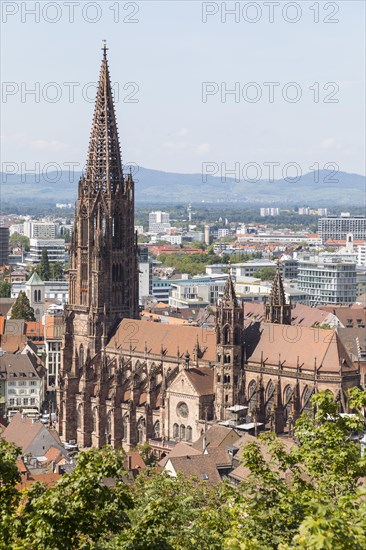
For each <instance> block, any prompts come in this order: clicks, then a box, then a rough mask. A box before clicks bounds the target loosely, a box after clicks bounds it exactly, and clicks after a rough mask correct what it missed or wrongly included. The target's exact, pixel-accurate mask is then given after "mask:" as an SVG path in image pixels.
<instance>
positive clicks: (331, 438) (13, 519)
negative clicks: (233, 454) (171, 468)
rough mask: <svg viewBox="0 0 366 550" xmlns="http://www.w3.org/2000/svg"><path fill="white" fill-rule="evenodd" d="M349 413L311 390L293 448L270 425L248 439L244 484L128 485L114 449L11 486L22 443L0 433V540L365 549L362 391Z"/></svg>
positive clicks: (247, 549)
mask: <svg viewBox="0 0 366 550" xmlns="http://www.w3.org/2000/svg"><path fill="white" fill-rule="evenodd" d="M350 397H351V405H352V407H353V409H354V410H355V411H356V412H355V414H354V415H352V416H348V417H347V416H346V417H345V416H341V415H340V414H339V413H338V409H337V403H336V402H335V401H334V398H333V394H332V393H331V392H328V391H325V392H319V393H318V394H316V395H315V396H313V398H312V404H313V413H312V414H309V413H305V414H303V415H302V416H301V417H300V419H299V420H298V421H297V423H296V425H295V439H296V441H297V444H294V445H292V446H291V447H290V446H289V445H288V444H286V442H285V441H284V440H283V439H281V438H278V437H276V436H275V435H274V434H273V433H268V432H266V433H264V434H263V435H262V436H260V437H259V438H258V439H253V442H250V443H247V444H246V445H245V446H244V449H243V454H242V463H243V466H244V467H245V468H246V469H247V471H248V476H247V478H246V480H245V481H244V482H242V483H241V484H239V485H238V486H236V487H234V486H232V485H230V484H229V483H228V482H227V481H224V482H223V483H221V484H220V485H218V486H210V485H207V484H206V483H205V482H203V481H198V480H197V479H196V480H194V479H187V478H186V477H184V476H182V475H178V477H177V478H173V477H170V476H169V475H167V474H165V473H161V472H160V471H156V470H155V469H154V468H149V469H147V470H146V471H145V472H143V473H140V474H139V476H138V477H137V479H136V480H135V482H134V483H133V484H131V483H129V479H128V476H127V473H126V472H125V471H124V467H123V465H124V458H125V457H124V453H123V451H122V450H121V449H118V450H113V449H111V448H104V449H101V450H97V449H91V450H88V451H83V452H81V453H80V454H79V455H78V458H77V463H76V467H75V469H74V470H73V471H72V472H71V473H70V474H69V475H64V476H63V477H62V479H61V480H60V481H59V482H58V483H57V484H56V485H55V486H54V487H52V488H49V489H47V488H46V487H44V486H42V485H40V484H34V485H32V486H31V488H30V489H27V490H25V491H17V490H16V488H15V485H16V483H17V481H18V479H19V478H18V474H17V471H16V468H15V466H14V461H15V458H16V456H17V454H18V453H19V450H17V449H14V448H13V447H12V446H11V445H9V444H7V443H5V442H1V440H0V478H1V480H2V481H1V483H0V499H1V506H0V548H1V549H5V548H6V549H7V550H8V549H10V550H19V549H31V550H33V549H37V550H38V549H39V550H46V549H47V550H56V549H59V548H65V549H70V550H71V549H74V548H83V549H101V550H114V549H122V550H135V549H136V550H150V549H153V550H175V549H176V550H190V549H192V548H199V549H203V550H221V549H223V550H270V549H276V550H277V549H278V550H290V549H298V550H300V549H309V550H310V549H312V550H323V549H324V550H326V549H331V550H363V549H364V548H365V547H366V488H365V485H362V484H361V479H362V478H364V477H365V475H366V460H365V458H364V457H362V456H361V452H360V444H359V443H358V441H357V438H355V435H357V434H359V433H360V431H361V430H364V428H365V417H364V412H365V406H366V392H364V391H362V390H357V389H356V390H352V391H351V392H350Z"/></svg>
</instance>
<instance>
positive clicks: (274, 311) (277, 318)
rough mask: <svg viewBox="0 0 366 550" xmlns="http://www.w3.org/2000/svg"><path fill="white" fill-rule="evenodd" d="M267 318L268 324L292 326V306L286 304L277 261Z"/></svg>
mask: <svg viewBox="0 0 366 550" xmlns="http://www.w3.org/2000/svg"><path fill="white" fill-rule="evenodd" d="M265 317H266V322H267V323H278V324H280V325H291V304H287V303H286V297H285V290H284V288H283V281H282V277H281V271H280V262H279V261H277V267H276V274H275V278H274V280H273V284H272V290H271V295H270V298H269V302H268V303H267V304H266V312H265Z"/></svg>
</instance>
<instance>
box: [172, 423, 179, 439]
mask: <svg viewBox="0 0 366 550" xmlns="http://www.w3.org/2000/svg"><path fill="white" fill-rule="evenodd" d="M173 437H174V439H177V438H178V437H179V426H178V424H173Z"/></svg>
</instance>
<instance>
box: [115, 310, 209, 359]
mask: <svg viewBox="0 0 366 550" xmlns="http://www.w3.org/2000/svg"><path fill="white" fill-rule="evenodd" d="M197 341H198V343H199V346H200V349H201V351H202V352H203V356H202V359H203V360H204V361H214V360H215V358H216V344H215V342H216V338H215V331H214V330H210V329H202V328H199V327H184V328H182V326H174V325H165V324H164V325H162V324H160V323H147V322H146V321H135V320H132V319H123V321H121V323H120V324H119V326H118V329H117V331H116V333H115V335H114V336H112V338H111V340H110V341H109V343H108V346H107V347H108V348H110V349H111V350H114V349H123V350H125V351H128V350H129V349H130V345H131V348H132V350H134V351H138V352H141V353H143V352H144V350H145V346H146V348H147V351H148V353H150V354H155V355H160V353H161V348H163V349H164V350H165V353H164V354H165V356H166V357H174V358H176V357H177V350H178V348H179V351H180V356H181V357H183V356H184V354H185V353H186V351H188V353H189V354H190V356H191V358H193V354H194V348H195V346H196V343H197Z"/></svg>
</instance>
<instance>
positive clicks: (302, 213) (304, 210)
mask: <svg viewBox="0 0 366 550" xmlns="http://www.w3.org/2000/svg"><path fill="white" fill-rule="evenodd" d="M309 213H310V208H309V207H308V206H302V207H300V208H299V216H308V215H309Z"/></svg>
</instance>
